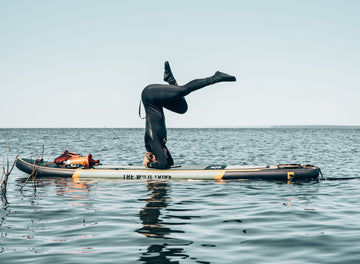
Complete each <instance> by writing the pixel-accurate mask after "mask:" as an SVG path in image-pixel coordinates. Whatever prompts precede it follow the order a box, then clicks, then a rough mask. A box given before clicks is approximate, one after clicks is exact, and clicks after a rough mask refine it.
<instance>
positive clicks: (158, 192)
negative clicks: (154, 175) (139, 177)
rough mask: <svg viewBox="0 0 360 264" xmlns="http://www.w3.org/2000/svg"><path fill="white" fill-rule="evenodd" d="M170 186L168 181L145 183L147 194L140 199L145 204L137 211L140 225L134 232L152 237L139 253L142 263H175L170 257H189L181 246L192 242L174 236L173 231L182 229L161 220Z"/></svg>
mask: <svg viewBox="0 0 360 264" xmlns="http://www.w3.org/2000/svg"><path fill="white" fill-rule="evenodd" d="M170 187H171V186H170V184H169V183H168V182H153V181H150V182H148V183H147V189H148V190H149V194H148V195H149V196H148V197H147V198H145V199H140V201H144V202H146V205H145V206H144V207H143V208H142V209H141V210H140V212H139V217H140V220H141V223H142V227H141V228H139V229H137V230H136V232H138V233H139V234H142V235H144V236H146V237H147V238H150V239H153V241H151V245H150V246H148V248H147V250H146V252H143V253H141V256H140V259H139V261H142V262H144V263H149V264H150V263H176V262H174V261H171V260H170V259H174V258H181V259H186V258H188V257H189V255H187V254H185V250H184V248H183V246H188V245H190V244H191V243H192V242H191V241H183V240H179V239H176V238H174V237H173V234H174V233H184V231H182V230H177V229H172V228H170V227H169V226H171V225H174V223H171V222H168V221H167V222H166V225H165V223H164V220H163V218H165V217H164V216H163V217H161V216H162V215H164V214H165V210H164V209H165V208H167V207H168V205H169V202H168V201H169V200H170V199H171V198H170V197H169V195H168V192H169V190H170ZM174 246H175V247H174Z"/></svg>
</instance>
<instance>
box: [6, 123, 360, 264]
mask: <svg viewBox="0 0 360 264" xmlns="http://www.w3.org/2000/svg"><path fill="white" fill-rule="evenodd" d="M359 132H360V130H359V129H354V128H349V129H325V128H291V129H285V128H276V129H275V128H268V129H169V131H168V134H169V141H168V147H169V149H170V151H171V152H172V154H173V157H174V159H175V161H176V163H177V164H205V163H206V164H222V163H224V164H242V165H264V164H265V165H273V164H278V163H311V164H314V165H317V166H319V167H321V169H322V171H323V173H324V176H325V177H332V178H335V177H336V178H349V177H360V169H359V166H358V164H359V160H360V154H359V149H360V140H359ZM5 137H8V139H9V143H10V145H11V147H12V149H11V157H12V158H13V157H14V156H15V154H16V153H17V152H18V151H20V149H21V153H22V154H21V155H22V156H24V157H33V156H35V155H39V154H40V153H41V152H42V148H43V146H44V149H45V155H44V157H45V159H50V160H51V159H53V158H55V157H56V156H57V155H60V154H61V153H62V152H63V151H64V150H66V149H67V150H71V151H75V152H79V153H82V154H88V153H92V154H93V155H94V157H95V158H96V159H100V160H101V161H102V162H103V163H119V162H120V163H123V164H128V163H133V164H138V163H141V161H142V158H143V153H144V147H143V130H142V129H0V139H1V138H2V141H0V142H1V145H0V150H1V152H2V153H5V152H6V144H5ZM26 177H27V175H25V174H24V173H22V172H21V171H19V170H17V169H15V170H14V171H13V173H12V174H11V178H10V181H9V186H8V192H7V196H6V198H7V201H8V204H6V202H5V200H4V199H3V200H2V204H1V205H2V206H1V210H0V213H1V215H0V217H1V218H0V228H1V230H0V261H1V263H30V262H31V263H33V262H36V263H44V264H45V263H50V262H51V261H56V262H57V263H356V262H357V261H358V260H359V259H360V253H359V252H360V243H359V242H360V224H359V219H360V207H359V206H358V204H359V201H360V181H359V180H358V179H353V180H336V181H320V182H303V183H296V184H294V183H292V184H286V183H279V182H265V181H230V182H215V181H161V182H151V181H150V182H145V181H136V182H129V181H121V180H104V179H102V180H86V179H85V180H73V179H64V178H50V179H37V180H36V181H35V182H33V181H29V182H28V183H27V184H26V185H25V187H24V188H23V189H22V191H20V188H21V186H22V185H23V183H24V179H25V178H26Z"/></svg>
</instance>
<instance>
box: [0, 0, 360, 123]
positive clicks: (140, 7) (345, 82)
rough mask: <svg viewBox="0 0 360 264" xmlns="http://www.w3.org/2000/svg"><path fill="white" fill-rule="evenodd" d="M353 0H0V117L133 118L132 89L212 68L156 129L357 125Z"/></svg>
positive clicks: (359, 95)
mask: <svg viewBox="0 0 360 264" xmlns="http://www.w3.org/2000/svg"><path fill="white" fill-rule="evenodd" d="M359 14H360V1H357V0H353V1H351V0H338V1H332V0H292V1H290V0H248V1H241V0H234V1H226V0H224V1H211V0H204V1H197V0H181V1H156V0H154V1H136V0H132V1H130V0H129V1H125V0H124V1H121V0H117V1H115V0H51V1H49V0H0V91H1V95H0V98H1V101H0V127H3V128H4V127H104V126H105V127H144V121H143V120H141V119H140V118H139V117H138V105H139V100H140V94H141V91H142V89H143V88H144V87H145V86H146V85H148V84H151V83H163V80H162V77H163V64H164V61H165V60H169V61H170V64H171V66H172V69H173V73H174V75H175V77H176V79H177V81H178V83H179V84H185V83H186V82H188V81H191V80H192V79H194V78H200V77H207V76H210V75H212V74H213V73H215V71H216V70H220V71H224V72H226V73H229V74H232V75H235V76H236V77H237V80H238V81H237V82H236V83H221V84H215V85H212V86H210V87H207V88H204V89H202V90H199V91H196V92H194V93H192V94H190V95H189V96H187V101H188V104H189V110H188V112H187V113H186V114H184V115H178V114H174V113H170V112H169V111H166V113H165V115H166V121H167V126H168V127H223V126H226V127H228V126H231V127H238V126H240V127H241V126H269V125H360V103H359V101H360V91H359V88H360V15H359Z"/></svg>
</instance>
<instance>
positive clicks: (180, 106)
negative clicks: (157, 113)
mask: <svg viewBox="0 0 360 264" xmlns="http://www.w3.org/2000/svg"><path fill="white" fill-rule="evenodd" d="M164 107H165V108H166V109H168V110H170V111H172V112H175V113H178V114H185V113H186V111H187V110H188V105H187V102H186V100H185V98H184V97H181V98H179V99H175V100H172V101H170V102H168V103H165V104H164Z"/></svg>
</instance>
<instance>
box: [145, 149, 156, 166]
mask: <svg viewBox="0 0 360 264" xmlns="http://www.w3.org/2000/svg"><path fill="white" fill-rule="evenodd" d="M150 161H151V162H157V160H156V157H155V155H154V153H152V152H150V151H146V152H145V158H144V160H143V164H144V166H145V167H147V164H148V162H150Z"/></svg>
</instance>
